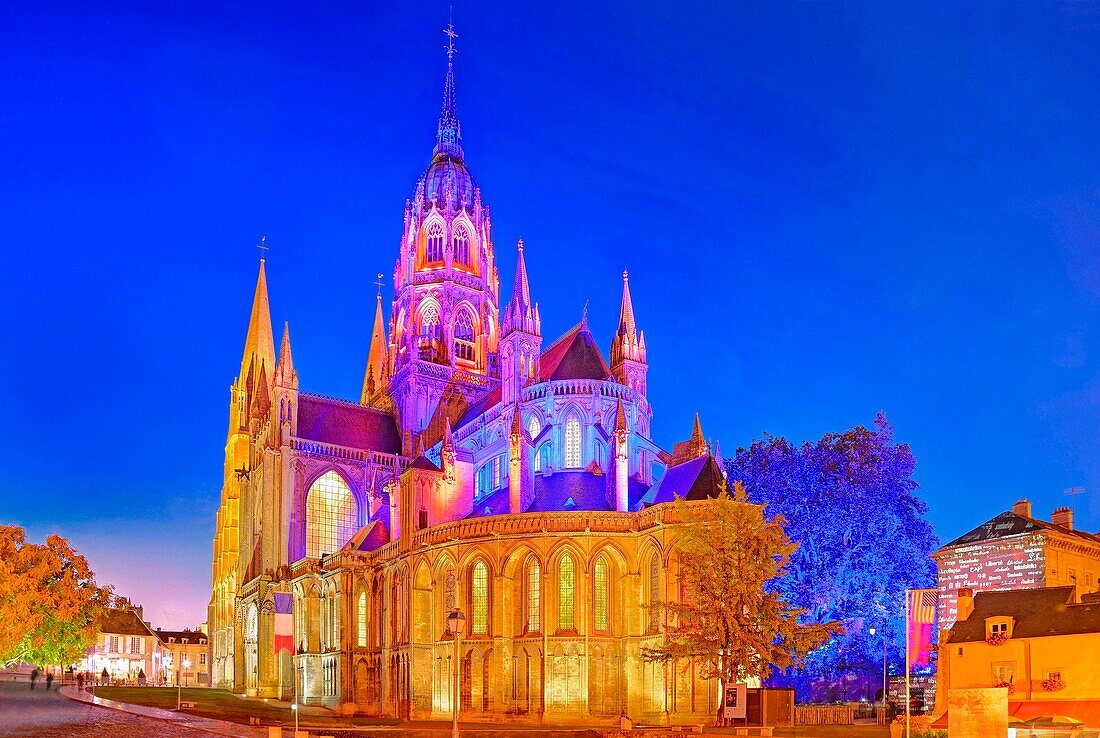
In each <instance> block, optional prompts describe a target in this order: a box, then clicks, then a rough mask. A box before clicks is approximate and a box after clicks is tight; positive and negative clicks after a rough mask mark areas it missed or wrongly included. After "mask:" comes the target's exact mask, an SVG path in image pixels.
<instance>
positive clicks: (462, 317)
mask: <svg viewBox="0 0 1100 738" xmlns="http://www.w3.org/2000/svg"><path fill="white" fill-rule="evenodd" d="M455 356H456V357H457V358H459V359H465V360H466V361H473V360H474V321H473V318H471V317H470V311H469V310H466V309H465V308H463V309H462V310H459V311H458V317H456V318H455Z"/></svg>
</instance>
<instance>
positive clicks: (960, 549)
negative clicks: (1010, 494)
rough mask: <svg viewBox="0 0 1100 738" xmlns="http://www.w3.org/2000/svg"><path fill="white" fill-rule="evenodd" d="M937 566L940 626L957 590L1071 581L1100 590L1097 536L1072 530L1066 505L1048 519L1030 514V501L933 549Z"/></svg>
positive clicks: (950, 613) (950, 615)
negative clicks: (936, 549) (1039, 518)
mask: <svg viewBox="0 0 1100 738" xmlns="http://www.w3.org/2000/svg"><path fill="white" fill-rule="evenodd" d="M933 558H935V559H936V564H937V566H938V568H939V590H940V598H939V613H938V618H939V628H940V630H946V629H948V628H950V627H951V626H952V624H954V622H955V618H956V611H957V605H956V598H957V596H958V592H959V590H960V589H964V588H967V589H971V590H973V591H974V592H983V591H984V592H991V591H999V590H1014V589H1035V588H1039V587H1056V586H1063V585H1073V586H1075V587H1077V590H1078V592H1080V593H1082V594H1084V593H1089V592H1096V591H1098V590H1100V537H1098V536H1095V535H1093V534H1091V533H1087V532H1085V531H1080V530H1074V528H1073V515H1072V513H1071V511H1070V510H1069V509H1068V508H1059V509H1058V510H1055V511H1054V516H1053V519H1052V521H1051V522H1046V521H1043V520H1038V519H1037V518H1034V517H1032V515H1031V503H1029V502H1027V501H1026V500H1021V501H1020V502H1017V503H1016V504H1015V505H1014V506H1013V508H1012V510H1010V511H1006V512H1003V513H1001V514H1000V515H998V516H997V517H995V518H993V519H992V520H989V521H987V522H985V523H983V524H982V525H980V526H978V527H977V528H975V529H974V530H972V531H970V532H969V533H967V534H965V535H963V536H960V537H959V538H956V539H955V540H953V541H951V542H950V543H948V544H947V545H945V546H943V547H942V548H941V549H940V550H939V551H937V552H936V553H935V554H933Z"/></svg>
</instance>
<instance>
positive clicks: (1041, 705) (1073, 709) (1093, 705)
mask: <svg viewBox="0 0 1100 738" xmlns="http://www.w3.org/2000/svg"><path fill="white" fill-rule="evenodd" d="M1008 714H1009V715H1011V716H1012V717H1015V718H1019V719H1020V720H1030V719H1032V718H1037V717H1043V716H1044V715H1068V716H1069V717H1072V718H1077V719H1078V720H1080V721H1081V722H1083V723H1084V724H1085V726H1086V727H1089V728H1100V700H1028V701H1020V702H1009V703H1008ZM930 727H932V728H934V729H936V730H946V729H947V712H944V713H943V714H942V715H940V716H939V717H938V718H936V719H935V720H933V721H932V725H931V726H930ZM1009 727H1012V723H1009Z"/></svg>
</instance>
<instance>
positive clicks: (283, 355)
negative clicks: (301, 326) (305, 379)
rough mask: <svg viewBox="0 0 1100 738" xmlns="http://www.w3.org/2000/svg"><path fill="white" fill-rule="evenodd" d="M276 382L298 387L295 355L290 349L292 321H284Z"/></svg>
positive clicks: (280, 384) (281, 385) (283, 385)
mask: <svg viewBox="0 0 1100 738" xmlns="http://www.w3.org/2000/svg"><path fill="white" fill-rule="evenodd" d="M275 384H277V385H279V386H280V387H291V388H297V387H298V372H296V371H295V370H294V357H293V356H292V355H291V351H290V323H289V322H284V323H283V342H282V344H281V345H280V347H279V364H278V369H277V370H276V372H275Z"/></svg>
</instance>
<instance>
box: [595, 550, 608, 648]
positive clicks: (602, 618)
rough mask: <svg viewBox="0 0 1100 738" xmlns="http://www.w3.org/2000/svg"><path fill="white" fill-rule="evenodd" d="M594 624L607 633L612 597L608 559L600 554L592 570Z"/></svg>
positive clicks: (597, 629) (599, 630)
mask: <svg viewBox="0 0 1100 738" xmlns="http://www.w3.org/2000/svg"><path fill="white" fill-rule="evenodd" d="M592 590H593V591H592V624H593V625H594V626H595V628H596V631H597V632H599V633H606V632H607V631H608V630H610V628H609V627H608V614H607V611H608V606H609V600H610V599H611V598H610V596H609V593H608V582H607V559H605V558H604V557H603V556H600V557H599V558H597V559H596V565H595V566H594V567H593V571H592Z"/></svg>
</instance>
